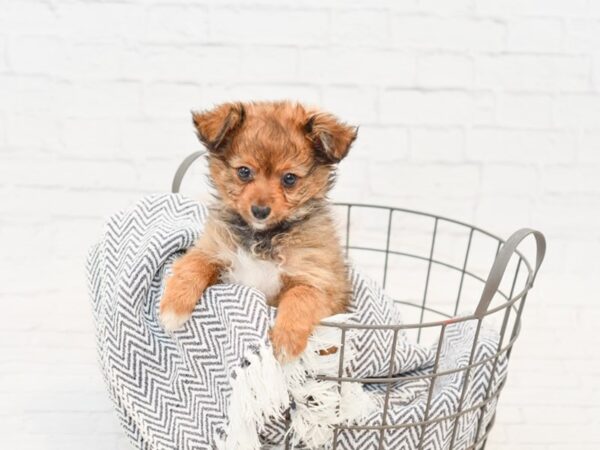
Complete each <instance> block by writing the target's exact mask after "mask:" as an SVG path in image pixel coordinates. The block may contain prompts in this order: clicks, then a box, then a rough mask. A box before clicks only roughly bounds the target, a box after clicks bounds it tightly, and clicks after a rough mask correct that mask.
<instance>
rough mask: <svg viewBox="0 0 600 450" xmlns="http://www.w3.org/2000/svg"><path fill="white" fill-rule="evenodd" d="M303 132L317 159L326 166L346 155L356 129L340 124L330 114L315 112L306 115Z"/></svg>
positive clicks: (356, 131) (354, 136) (354, 137)
mask: <svg viewBox="0 0 600 450" xmlns="http://www.w3.org/2000/svg"><path fill="white" fill-rule="evenodd" d="M304 131H305V132H306V135H307V137H308V139H309V140H310V141H311V142H312V144H313V147H314V149H315V152H316V155H317V158H319V159H321V160H322V161H324V162H325V163H327V164H336V163H339V162H340V161H341V160H342V159H344V157H345V156H346V155H347V154H348V151H349V150H350V146H351V145H352V142H354V140H355V139H356V135H357V133H358V127H352V126H350V125H347V124H345V123H343V122H340V121H339V120H337V118H335V117H334V116H333V115H331V114H328V113H323V112H316V113H311V114H309V115H308V119H307V121H306V123H305V124H304Z"/></svg>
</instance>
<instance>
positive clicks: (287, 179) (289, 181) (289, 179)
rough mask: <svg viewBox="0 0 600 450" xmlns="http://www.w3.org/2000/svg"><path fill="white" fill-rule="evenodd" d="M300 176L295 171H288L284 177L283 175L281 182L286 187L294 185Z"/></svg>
mask: <svg viewBox="0 0 600 450" xmlns="http://www.w3.org/2000/svg"><path fill="white" fill-rule="evenodd" d="M297 180H298V177H297V176H296V175H294V174H293V173H286V174H285V175H284V176H283V177H281V182H282V183H283V185H284V186H285V187H292V186H293V185H295V184H296V181H297Z"/></svg>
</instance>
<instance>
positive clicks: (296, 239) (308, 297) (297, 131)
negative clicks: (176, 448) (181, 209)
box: [160, 102, 357, 361]
mask: <svg viewBox="0 0 600 450" xmlns="http://www.w3.org/2000/svg"><path fill="white" fill-rule="evenodd" d="M193 121H194V125H195V127H196V131H197V134H198V137H199V138H200V141H201V142H202V143H203V144H204V145H205V146H206V147H207V149H208V162H209V168H210V179H211V181H212V184H213V185H214V188H215V191H216V192H215V202H214V204H213V205H212V207H211V208H210V213H209V217H208V220H207V222H206V224H205V229H204V233H203V234H202V236H201V237H200V238H199V240H198V241H197V243H196V244H195V246H194V247H192V248H190V249H189V250H188V251H187V253H185V255H183V256H182V257H181V258H180V259H178V260H177V261H176V262H175V263H174V265H173V273H172V276H171V277H170V278H169V279H168V280H167V284H166V289H165V293H164V296H163V298H162V300H161V303H160V318H161V321H162V323H163V325H164V326H165V328H166V329H168V330H174V329H177V328H179V327H181V326H182V325H183V324H184V323H185V321H186V320H187V319H188V318H189V317H190V315H191V314H192V311H193V310H194V307H195V305H196V302H198V300H199V299H200V297H201V296H202V293H203V292H204V290H205V289H206V288H207V287H208V286H210V285H212V284H214V283H217V282H219V281H221V282H225V283H241V284H244V285H247V286H251V287H254V288H256V289H258V290H260V291H261V292H263V293H264V294H265V296H266V299H267V302H268V303H269V304H270V305H272V306H275V307H277V317H276V319H275V324H274V326H273V328H272V330H271V341H272V344H273V349H274V352H275V354H276V356H277V357H278V358H279V359H280V360H281V361H287V360H291V359H293V358H295V357H297V356H298V355H299V354H300V353H301V352H302V351H303V350H304V349H305V347H306V344H307V340H308V337H309V335H310V334H311V332H312V331H313V329H314V327H315V325H317V324H318V323H319V321H320V320H321V319H323V318H324V317H327V316H330V315H332V314H336V313H340V312H343V311H344V310H345V309H346V306H347V304H348V300H349V295H350V291H351V289H350V282H349V278H348V270H347V267H346V262H345V259H344V255H343V252H342V248H341V246H340V244H339V241H338V238H337V233H336V229H335V226H334V221H333V219H332V214H331V211H330V207H329V204H328V201H327V198H326V196H327V193H328V191H329V190H330V189H331V187H332V185H333V182H334V178H335V168H336V164H337V163H338V162H340V161H341V160H342V158H344V157H345V156H346V155H347V154H348V151H349V149H350V146H351V144H352V142H353V141H354V139H355V138H356V133H357V128H355V127H351V126H348V125H346V124H344V123H342V122H340V121H338V120H337V119H336V118H335V117H334V116H332V115H331V114H328V113H324V112H320V111H317V110H311V109H307V108H305V107H303V106H302V105H300V104H296V103H291V102H257V103H227V104H223V105H220V106H218V107H216V108H215V109H212V110H210V111H204V112H200V113H193Z"/></svg>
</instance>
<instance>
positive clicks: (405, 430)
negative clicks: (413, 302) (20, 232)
mask: <svg viewBox="0 0 600 450" xmlns="http://www.w3.org/2000/svg"><path fill="white" fill-rule="evenodd" d="M205 217H206V211H205V209H204V207H203V206H202V205H200V204H198V203H197V202H195V201H193V200H190V199H187V198H185V197H183V196H180V195H172V194H164V195H153V196H148V197H145V198H143V199H141V200H140V201H139V202H138V203H136V204H134V205H133V206H132V207H131V208H129V209H127V210H126V211H122V212H120V213H118V214H116V215H114V216H113V217H111V218H110V220H109V221H108V223H107V224H106V227H105V230H104V233H103V236H102V238H101V239H100V241H99V242H98V243H97V244H96V245H94V246H93V248H92V250H91V251H90V254H89V258H88V262H87V270H88V282H89V290H90V296H91V300H92V306H93V313H94V319H95V324H96V337H97V346H98V351H99V358H100V363H101V367H102V371H103V375H104V377H105V380H106V383H107V386H108V389H109V392H110V395H111V397H112V399H113V401H114V404H115V407H116V410H117V411H118V414H119V416H120V419H121V423H122V425H123V427H124V429H125V430H126V432H127V434H128V435H129V437H130V438H131V440H132V442H133V443H134V444H135V446H136V447H137V448H139V449H144V450H146V449H180V450H183V449H213V448H218V449H228V450H229V449H250V450H254V449H261V448H267V446H277V445H281V444H282V443H283V442H284V440H285V439H288V442H290V444H291V445H292V446H296V447H304V448H329V447H330V446H331V444H332V442H333V438H334V428H335V427H336V426H340V425H347V424H354V425H356V424H359V425H365V426H374V425H382V424H384V423H385V424H388V425H389V424H392V425H393V424H410V423H415V424H416V423H419V422H421V421H423V420H424V419H425V415H426V414H428V417H429V419H435V418H437V417H444V416H447V415H451V414H453V413H455V412H456V411H457V410H458V408H459V405H462V409H468V408H469V407H471V406H473V405H475V404H477V403H478V402H481V401H482V400H483V399H484V398H485V396H486V393H487V390H488V386H489V383H490V380H493V381H492V383H493V385H492V387H491V393H492V394H493V393H495V392H496V390H497V389H498V387H499V385H500V383H501V382H502V381H503V379H504V377H505V374H506V361H505V359H501V360H500V361H499V362H498V364H497V365H496V366H495V374H494V377H493V378H492V377H491V372H492V367H493V366H492V362H491V361H490V362H488V363H485V364H483V365H480V366H477V367H476V368H475V369H473V370H472V371H471V373H470V379H469V380H468V384H467V386H468V389H467V390H466V394H465V395H464V398H463V396H462V395H461V393H462V385H463V375H462V373H460V372H455V373H450V374H448V375H444V376H439V377H437V378H436V379H435V385H434V389H433V390H432V393H433V394H432V397H431V399H430V403H431V407H430V408H429V412H428V413H426V406H425V405H426V403H427V397H428V395H427V394H428V387H429V384H428V382H427V381H423V380H418V381H416V380H414V378H411V377H410V375H415V374H426V373H429V372H431V370H432V365H433V361H434V359H435V356H436V350H437V349H438V344H435V345H433V346H431V347H426V346H421V345H417V344H415V343H413V342H411V341H410V340H409V339H408V338H407V337H406V336H405V335H404V334H402V333H399V336H398V338H397V346H396V351H395V353H394V354H393V355H390V353H389V352H390V348H391V347H392V335H393V333H392V332H391V331H381V330H354V331H349V332H348V334H347V336H346V345H345V348H344V359H343V364H342V370H343V372H344V374H345V375H346V376H353V377H365V378H366V377H384V376H388V375H389V373H395V374H399V375H400V374H406V375H408V376H407V377H406V379H403V378H402V377H400V378H399V380H398V381H396V382H395V383H394V384H393V385H391V386H390V388H389V389H388V386H387V385H384V384H376V383H371V384H364V385H361V384H359V383H342V384H341V389H340V385H339V384H338V383H337V382H332V381H325V380H319V379H315V376H316V375H337V373H338V370H339V367H340V361H339V354H340V353H342V352H336V353H334V354H327V355H320V354H319V350H320V349H327V348H330V347H331V346H332V345H338V346H339V343H340V342H341V339H340V333H339V331H338V329H337V328H334V327H325V326H322V327H318V329H317V330H316V332H315V333H314V334H313V336H312V337H311V338H310V342H309V346H308V348H307V350H306V351H305V352H304V354H303V355H302V356H301V357H300V358H299V359H298V360H297V361H294V362H292V363H289V364H286V365H284V366H281V365H279V363H278V362H277V361H276V360H275V359H274V358H273V355H272V351H271V348H270V343H269V340H268V337H267V336H268V329H269V327H270V325H271V324H272V321H273V318H274V315H275V311H273V309H272V308H270V307H268V306H267V305H266V303H265V299H264V296H263V295H262V293H260V292H258V291H256V290H254V289H251V288H248V287H245V286H240V285H216V286H213V287H211V288H209V289H208V290H207V291H206V292H205V294H204V295H203V297H202V299H201V301H200V302H199V304H198V306H197V308H196V310H195V312H194V314H193V316H192V318H191V319H190V321H189V322H188V323H187V324H186V325H185V327H184V328H183V329H182V330H180V331H177V332H175V333H173V334H168V333H166V332H165V331H164V329H163V328H162V327H161V326H160V324H159V321H158V315H157V312H158V310H157V308H158V303H159V301H160V297H161V294H162V290H163V286H164V285H163V283H164V280H165V278H166V277H167V276H168V274H169V272H170V267H171V264H172V262H173V260H174V259H175V258H176V257H177V256H179V255H180V254H181V253H182V252H184V251H185V250H186V249H187V248H188V247H190V246H191V245H193V243H194V241H195V240H196V239H197V237H198V235H199V234H200V233H201V232H202V227H203V222H204V219H205ZM352 281H353V288H354V296H353V297H354V298H353V302H352V305H351V309H350V310H349V311H348V314H343V315H339V316H334V317H332V318H330V321H333V322H335V321H339V322H342V321H343V322H351V323H361V324H365V323H366V324H397V323H400V320H401V318H400V316H399V313H398V311H397V309H396V308H395V306H394V304H393V302H392V301H390V300H389V299H388V298H387V297H386V296H385V295H384V294H383V292H382V291H381V290H380V289H379V288H378V287H377V285H376V284H374V283H373V282H371V281H369V280H368V279H366V278H365V277H363V276H361V275H360V274H359V273H357V272H356V271H353V272H352ZM473 338H474V326H473V325H472V324H469V323H467V322H462V323H457V324H453V325H449V326H448V327H447V329H446V333H445V337H444V340H443V342H442V343H440V345H439V370H446V369H453V368H457V367H461V366H463V367H464V366H465V365H467V364H468V359H469V354H470V351H471V347H472V343H473ZM497 345H498V336H497V335H496V334H495V333H493V332H489V331H487V330H483V331H482V332H481V334H480V339H479V340H478V344H477V346H476V351H475V361H481V360H483V359H485V358H488V357H490V356H491V355H493V354H494V353H495V350H496V347H497ZM390 363H391V365H392V367H390ZM386 396H388V398H389V406H388V408H387V413H386V417H385V418H382V410H383V409H384V408H383V402H384V399H385V397H386ZM494 408H495V402H494V401H492V402H491V403H489V404H488V406H487V407H486V409H485V411H484V414H483V415H481V417H480V415H479V411H477V410H474V411H473V412H472V413H469V414H467V415H465V416H461V417H460V418H459V420H456V421H455V420H445V421H441V422H438V423H433V424H430V425H427V426H425V427H421V426H416V427H415V426H413V427H410V426H403V427H399V428H387V429H386V431H385V432H383V433H382V432H380V431H379V430H372V429H366V430H364V429H363V430H357V429H344V428H342V430H341V431H339V432H336V433H335V436H336V438H337V448H338V449H361V450H362V449H377V448H382V447H380V442H381V443H383V448H386V449H413V448H414V449H416V448H419V442H420V440H421V438H424V442H425V444H424V446H423V447H422V448H424V449H447V448H450V446H451V442H452V440H454V441H455V442H454V448H466V447H468V446H469V445H472V443H473V442H474V438H475V433H476V430H477V429H480V430H482V431H483V430H485V427H486V425H487V424H488V423H489V421H490V420H491V417H492V416H493V413H494ZM383 420H385V422H383ZM479 420H481V421H482V422H481V423H482V426H480V427H477V422H478V421H479ZM455 427H456V431H454V430H455ZM423 433H424V435H423Z"/></svg>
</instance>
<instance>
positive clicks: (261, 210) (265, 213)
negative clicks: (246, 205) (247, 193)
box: [250, 205, 271, 220]
mask: <svg viewBox="0 0 600 450" xmlns="http://www.w3.org/2000/svg"><path fill="white" fill-rule="evenodd" d="M250 209H251V210H252V215H253V216H254V217H255V218H256V219H258V220H264V219H266V218H267V217H269V214H271V208H270V207H268V206H258V205H252V208H250Z"/></svg>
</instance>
